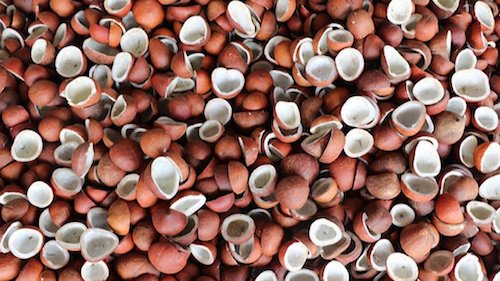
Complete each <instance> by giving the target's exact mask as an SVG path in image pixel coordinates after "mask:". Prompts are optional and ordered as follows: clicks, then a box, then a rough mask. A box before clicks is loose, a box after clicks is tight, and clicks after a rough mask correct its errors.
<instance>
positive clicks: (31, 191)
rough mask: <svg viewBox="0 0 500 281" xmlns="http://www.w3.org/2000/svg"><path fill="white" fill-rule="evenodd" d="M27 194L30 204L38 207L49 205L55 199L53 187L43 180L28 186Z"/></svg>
mask: <svg viewBox="0 0 500 281" xmlns="http://www.w3.org/2000/svg"><path fill="white" fill-rule="evenodd" d="M27 196H28V201H29V202H30V204H31V205H33V206H35V207H38V208H45V207H47V206H49V205H50V203H52V200H53V199H54V193H53V192H52V188H50V186H49V185H48V184H46V183H45V182H43V181H36V182H33V183H32V184H31V185H30V187H29V188H28V192H27Z"/></svg>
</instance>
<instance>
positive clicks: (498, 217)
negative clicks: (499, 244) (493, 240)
mask: <svg viewBox="0 0 500 281" xmlns="http://www.w3.org/2000/svg"><path fill="white" fill-rule="evenodd" d="M493 230H494V231H495V232H496V233H500V208H498V209H497V210H496V212H495V217H494V218H493Z"/></svg>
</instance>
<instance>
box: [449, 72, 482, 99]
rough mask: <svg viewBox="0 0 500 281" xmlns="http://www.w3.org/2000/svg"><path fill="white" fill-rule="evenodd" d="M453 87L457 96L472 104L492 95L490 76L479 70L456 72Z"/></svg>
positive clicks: (452, 79)
mask: <svg viewBox="0 0 500 281" xmlns="http://www.w3.org/2000/svg"><path fill="white" fill-rule="evenodd" d="M451 85H452V88H453V91H454V92H455V94H457V95H458V96H460V97H462V98H464V99H466V100H468V101H471V102H477V101H481V100H483V99H485V98H486V97H487V96H488V95H489V94H490V83H489V81H488V76H486V74H485V73H484V72H482V71H481V70H478V69H467V70H460V71H458V72H455V73H454V74H453V76H451Z"/></svg>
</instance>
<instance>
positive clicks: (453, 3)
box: [432, 0, 460, 12]
mask: <svg viewBox="0 0 500 281" xmlns="http://www.w3.org/2000/svg"><path fill="white" fill-rule="evenodd" d="M432 2H433V3H434V4H436V6H438V7H439V8H441V9H443V10H445V11H449V12H455V10H456V9H457V8H458V4H459V2H460V1H459V0H432Z"/></svg>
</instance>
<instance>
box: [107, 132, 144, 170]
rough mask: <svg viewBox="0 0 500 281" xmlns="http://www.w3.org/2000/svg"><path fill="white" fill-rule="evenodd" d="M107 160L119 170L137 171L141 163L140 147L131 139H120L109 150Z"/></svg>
mask: <svg viewBox="0 0 500 281" xmlns="http://www.w3.org/2000/svg"><path fill="white" fill-rule="evenodd" d="M109 158H110V159H111V161H113V164H115V165H116V166H117V167H118V168H119V169H122V170H124V171H127V172H131V171H134V170H137V169H138V168H139V167H140V166H141V164H142V161H143V155H142V151H141V148H140V146H139V145H138V144H137V143H136V142H135V141H133V140H131V139H121V140H119V141H118V142H116V143H115V144H114V145H113V146H112V147H111V148H110V149H109Z"/></svg>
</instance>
